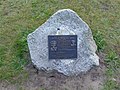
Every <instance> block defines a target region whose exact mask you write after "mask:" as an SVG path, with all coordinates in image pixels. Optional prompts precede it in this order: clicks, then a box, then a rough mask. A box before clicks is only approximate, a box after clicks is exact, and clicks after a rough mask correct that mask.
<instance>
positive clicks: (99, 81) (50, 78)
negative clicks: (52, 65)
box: [0, 54, 105, 90]
mask: <svg viewBox="0 0 120 90" xmlns="http://www.w3.org/2000/svg"><path fill="white" fill-rule="evenodd" d="M99 56H100V57H101V58H100V66H99V67H93V68H92V69H91V70H90V71H88V72H87V73H86V74H83V73H81V74H80V75H78V76H70V77H68V76H65V75H63V74H60V73H58V72H57V71H54V72H51V73H46V72H44V71H37V70H36V69H35V68H34V67H33V65H31V64H30V65H28V66H27V67H26V70H27V72H28V75H29V76H28V79H27V80H26V81H24V82H22V84H20V85H18V84H15V85H11V84H9V83H5V82H1V84H0V90H101V88H102V86H103V82H104V80H105V75H104V72H105V65H104V62H103V58H104V57H103V56H104V55H102V54H99Z"/></svg>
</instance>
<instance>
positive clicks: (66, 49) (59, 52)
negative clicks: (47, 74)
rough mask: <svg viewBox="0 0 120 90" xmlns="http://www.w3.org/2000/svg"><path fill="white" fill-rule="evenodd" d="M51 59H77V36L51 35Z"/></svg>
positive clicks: (49, 45)
mask: <svg viewBox="0 0 120 90" xmlns="http://www.w3.org/2000/svg"><path fill="white" fill-rule="evenodd" d="M48 48H49V51H48V52H49V59H75V58H77V35H49V36H48Z"/></svg>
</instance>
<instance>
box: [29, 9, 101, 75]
mask: <svg viewBox="0 0 120 90" xmlns="http://www.w3.org/2000/svg"><path fill="white" fill-rule="evenodd" d="M57 28H60V31H58V30H57ZM48 35H77V36H78V47H77V50H78V58H77V59H75V60H74V59H64V60H60V59H59V60H49V59H48ZM27 41H28V46H29V50H30V55H31V59H32V62H33V64H34V65H36V67H37V68H38V69H44V70H47V71H51V70H57V71H58V72H60V73H63V74H64V75H67V76H70V75H78V74H79V73H81V72H86V71H88V70H89V69H90V68H91V67H93V66H94V65H97V66H98V65H99V57H98V56H97V55H96V54H95V52H96V50H97V46H96V44H95V41H94V40H93V36H92V32H91V30H90V28H89V26H88V25H87V24H86V23H85V22H84V21H83V20H82V19H81V18H80V17H79V16H78V15H77V14H76V13H75V12H74V11H72V10H70V9H63V10H59V11H58V12H56V13H55V14H54V15H52V16H51V17H50V18H49V19H48V20H47V21H46V22H45V23H44V24H43V25H41V26H40V27H39V28H37V29H36V30H35V31H34V32H33V33H31V34H29V35H28V38H27Z"/></svg>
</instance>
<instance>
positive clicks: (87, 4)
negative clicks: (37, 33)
mask: <svg viewBox="0 0 120 90" xmlns="http://www.w3.org/2000/svg"><path fill="white" fill-rule="evenodd" d="M64 8H70V9H72V10H74V11H76V12H77V13H78V15H79V16H80V17H81V18H82V19H83V20H84V21H85V22H87V24H88V25H89V26H90V28H91V29H92V32H93V35H94V39H95V41H96V43H97V45H98V51H102V52H104V53H106V54H107V56H106V57H107V59H106V61H105V62H106V63H107V66H108V67H107V70H106V72H107V73H108V75H107V76H110V77H113V76H114V72H113V70H114V69H115V70H116V68H119V67H116V65H117V66H119V65H118V64H119V63H120V62H119V61H120V60H118V58H119V55H120V54H119V53H120V0H99V1H98V0H71V1H69V0H0V80H8V81H16V82H18V81H19V80H20V78H21V77H20V74H21V73H22V74H23V76H22V78H23V77H25V78H26V73H25V71H24V68H23V67H24V65H26V64H27V62H28V60H27V53H28V48H27V42H26V37H27V34H28V33H30V32H32V31H34V30H35V29H36V28H37V27H39V26H40V25H41V24H43V23H44V22H45V21H46V20H47V19H48V18H49V17H50V16H51V15H52V14H53V13H54V12H56V11H57V10H59V9H64ZM111 49H112V50H114V51H111ZM108 52H110V53H108ZM116 56H117V59H116ZM23 79H24V78H23ZM108 80H109V79H108ZM21 81H22V80H21ZM109 85H113V86H114V84H113V82H111V83H109V82H108V81H107V83H106V84H105V87H106V88H108V90H112V89H109ZM113 88H114V87H113ZM106 90H107V89H106Z"/></svg>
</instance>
